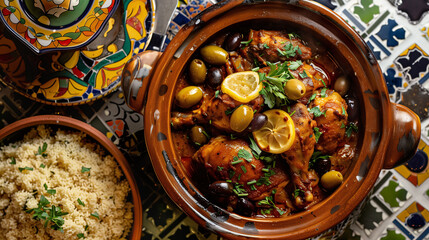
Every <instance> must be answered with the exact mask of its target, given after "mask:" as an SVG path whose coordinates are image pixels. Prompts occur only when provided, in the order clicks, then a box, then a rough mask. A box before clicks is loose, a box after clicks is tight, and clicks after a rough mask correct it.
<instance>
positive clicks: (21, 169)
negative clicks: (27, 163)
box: [18, 167, 33, 172]
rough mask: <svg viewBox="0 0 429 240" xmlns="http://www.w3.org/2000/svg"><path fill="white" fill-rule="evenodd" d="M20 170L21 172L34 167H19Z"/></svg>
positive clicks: (31, 169)
mask: <svg viewBox="0 0 429 240" xmlns="http://www.w3.org/2000/svg"><path fill="white" fill-rule="evenodd" d="M18 170H19V171H20V172H22V171H24V170H28V171H33V168H32V167H23V168H21V167H20V168H18Z"/></svg>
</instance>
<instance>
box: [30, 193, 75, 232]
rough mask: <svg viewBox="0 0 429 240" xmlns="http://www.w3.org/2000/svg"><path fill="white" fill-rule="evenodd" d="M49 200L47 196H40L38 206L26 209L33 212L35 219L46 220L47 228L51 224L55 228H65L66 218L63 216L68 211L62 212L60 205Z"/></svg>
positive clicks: (45, 225)
mask: <svg viewBox="0 0 429 240" xmlns="http://www.w3.org/2000/svg"><path fill="white" fill-rule="evenodd" d="M49 204H50V202H49V200H48V199H46V197H45V196H43V195H41V196H40V201H39V203H38V204H37V208H32V209H29V210H26V212H27V213H33V219H36V220H42V221H45V222H44V225H43V226H44V227H45V228H46V227H47V226H48V225H50V228H52V229H54V230H60V231H62V230H63V227H62V226H63V225H64V219H63V218H62V216H64V215H67V214H68V213H67V212H62V211H61V208H60V207H57V206H54V205H51V206H50V207H49V206H48V205H49Z"/></svg>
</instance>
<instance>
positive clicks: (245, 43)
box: [240, 39, 253, 47]
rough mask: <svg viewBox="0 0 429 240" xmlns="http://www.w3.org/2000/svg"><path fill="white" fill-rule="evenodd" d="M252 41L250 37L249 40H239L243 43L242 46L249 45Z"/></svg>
mask: <svg viewBox="0 0 429 240" xmlns="http://www.w3.org/2000/svg"><path fill="white" fill-rule="evenodd" d="M252 41H253V39H250V40H249V41H241V42H240V43H241V44H243V45H244V46H246V47H247V46H249V44H250V43H251V42H252Z"/></svg>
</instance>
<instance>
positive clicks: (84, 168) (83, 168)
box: [80, 166, 91, 173]
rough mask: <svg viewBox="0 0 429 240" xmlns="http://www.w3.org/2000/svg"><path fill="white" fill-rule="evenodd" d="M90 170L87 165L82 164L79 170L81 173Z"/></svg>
mask: <svg viewBox="0 0 429 240" xmlns="http://www.w3.org/2000/svg"><path fill="white" fill-rule="evenodd" d="M90 170H91V168H87V167H84V166H82V169H81V170H80V171H81V173H85V172H89V171H90Z"/></svg>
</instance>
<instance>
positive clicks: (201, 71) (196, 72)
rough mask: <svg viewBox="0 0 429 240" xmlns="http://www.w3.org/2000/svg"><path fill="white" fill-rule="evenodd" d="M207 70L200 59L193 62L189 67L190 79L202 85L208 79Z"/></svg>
mask: <svg viewBox="0 0 429 240" xmlns="http://www.w3.org/2000/svg"><path fill="white" fill-rule="evenodd" d="M206 75H207V68H206V65H205V64H204V62H203V61H202V60H200V59H194V60H192V62H191V64H190V65H189V77H190V78H191V81H192V82H193V83H195V84H201V83H203V82H204V80H205V79H206Z"/></svg>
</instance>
